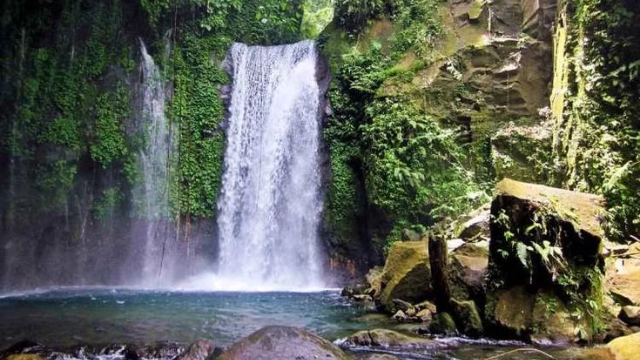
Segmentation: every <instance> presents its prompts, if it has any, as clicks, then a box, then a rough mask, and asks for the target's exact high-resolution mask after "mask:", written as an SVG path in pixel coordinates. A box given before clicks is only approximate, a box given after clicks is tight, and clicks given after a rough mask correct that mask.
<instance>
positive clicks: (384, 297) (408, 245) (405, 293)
mask: <svg viewBox="0 0 640 360" xmlns="http://www.w3.org/2000/svg"><path fill="white" fill-rule="evenodd" d="M380 284H381V290H380V295H379V299H378V300H379V301H380V303H381V304H382V305H383V306H384V307H385V308H386V309H387V310H388V311H391V310H392V308H393V299H402V300H404V301H407V302H412V303H413V302H418V301H422V300H426V299H428V298H429V297H430V295H431V270H430V267H429V254H428V252H427V244H426V242H424V241H407V242H396V243H393V245H392V246H391V249H390V250H389V255H388V257H387V261H386V263H385V266H384V269H383V271H382V275H381V277H380Z"/></svg>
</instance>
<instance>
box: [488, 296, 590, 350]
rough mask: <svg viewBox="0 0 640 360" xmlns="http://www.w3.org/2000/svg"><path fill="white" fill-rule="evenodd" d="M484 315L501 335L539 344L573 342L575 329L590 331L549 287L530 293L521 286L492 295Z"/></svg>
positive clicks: (575, 333) (575, 335)
mask: <svg viewBox="0 0 640 360" xmlns="http://www.w3.org/2000/svg"><path fill="white" fill-rule="evenodd" d="M486 316H487V318H488V319H490V321H491V325H492V326H496V327H498V328H499V329H500V330H501V331H502V333H503V334H504V335H509V336H517V337H521V338H524V339H527V340H531V341H534V342H537V343H542V344H548V343H569V342H573V341H574V339H576V338H577V335H579V334H577V331H576V329H582V330H584V331H589V327H588V326H587V325H588V324H587V323H586V322H585V321H584V319H577V318H574V317H573V316H572V313H571V312H570V311H569V309H568V308H567V306H566V305H565V304H564V302H563V301H562V300H561V299H560V298H558V297H557V296H556V295H555V294H553V293H551V292H549V291H548V290H538V291H533V292H532V290H531V289H528V288H526V287H524V286H519V287H513V288H510V289H507V290H501V291H499V292H497V293H496V294H493V297H492V301H491V302H489V303H488V304H487V308H486ZM586 335H587V336H589V335H591V334H586Z"/></svg>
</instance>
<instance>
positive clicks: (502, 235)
mask: <svg viewBox="0 0 640 360" xmlns="http://www.w3.org/2000/svg"><path fill="white" fill-rule="evenodd" d="M497 189H498V194H497V196H496V197H495V199H494V201H493V203H492V205H491V215H492V220H491V244H490V257H489V275H488V282H487V284H488V287H489V289H488V295H487V305H486V316H487V319H488V321H489V322H490V323H491V324H493V325H495V326H497V328H499V329H502V330H506V331H508V332H510V333H514V334H518V335H526V336H528V337H530V338H532V339H536V340H540V341H543V342H545V341H560V342H562V341H568V340H572V339H574V338H575V337H576V334H577V335H578V338H582V339H585V340H590V339H592V338H593V337H594V336H595V335H597V333H598V332H600V331H602V328H603V311H602V309H603V301H602V299H603V286H602V284H603V275H602V267H603V264H604V261H603V256H602V251H601V249H602V238H603V231H602V228H601V227H600V222H599V220H600V214H601V212H602V206H601V204H602V199H601V197H599V196H596V195H592V194H584V193H578V192H572V191H567V190H562V189H556V188H551V187H547V186H541V185H534V184H528V183H522V182H518V181H514V180H510V179H505V180H503V181H501V182H500V183H499V184H498V185H497Z"/></svg>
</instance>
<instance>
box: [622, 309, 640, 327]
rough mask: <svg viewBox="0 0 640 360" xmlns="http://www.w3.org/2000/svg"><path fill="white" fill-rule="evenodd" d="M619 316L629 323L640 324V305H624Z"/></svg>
mask: <svg viewBox="0 0 640 360" xmlns="http://www.w3.org/2000/svg"><path fill="white" fill-rule="evenodd" d="M618 317H619V318H620V320H622V321H624V322H625V323H626V324H628V325H632V326H640V306H623V307H622V309H621V310H620V315H619V316H618Z"/></svg>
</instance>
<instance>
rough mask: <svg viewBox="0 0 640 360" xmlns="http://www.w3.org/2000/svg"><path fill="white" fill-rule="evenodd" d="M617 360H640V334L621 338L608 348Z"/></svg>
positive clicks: (612, 342) (609, 344)
mask: <svg viewBox="0 0 640 360" xmlns="http://www.w3.org/2000/svg"><path fill="white" fill-rule="evenodd" d="M606 348H607V349H609V351H610V352H611V354H612V355H613V357H614V359H615V360H640V333H635V334H633V335H628V336H623V337H619V338H617V339H615V340H613V341H611V342H610V343H608V344H607V346H606Z"/></svg>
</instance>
